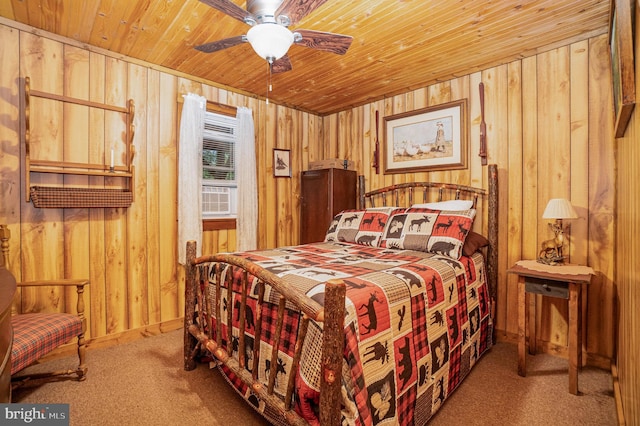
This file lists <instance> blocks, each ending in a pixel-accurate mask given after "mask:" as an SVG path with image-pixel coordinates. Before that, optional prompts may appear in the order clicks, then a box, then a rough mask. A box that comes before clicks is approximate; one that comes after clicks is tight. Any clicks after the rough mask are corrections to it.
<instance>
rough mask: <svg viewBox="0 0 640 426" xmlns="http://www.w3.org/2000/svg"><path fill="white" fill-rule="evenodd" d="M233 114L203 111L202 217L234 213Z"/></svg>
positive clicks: (215, 216)
mask: <svg viewBox="0 0 640 426" xmlns="http://www.w3.org/2000/svg"><path fill="white" fill-rule="evenodd" d="M235 153H236V118H235V117H230V116H228V115H223V114H217V113H214V112H208V111H207V112H205V116H204V132H203V137H202V217H203V218H204V219H216V218H230V217H235V215H236V213H237V183H236V155H235Z"/></svg>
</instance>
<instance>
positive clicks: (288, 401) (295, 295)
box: [184, 164, 498, 426]
mask: <svg viewBox="0 0 640 426" xmlns="http://www.w3.org/2000/svg"><path fill="white" fill-rule="evenodd" d="M487 173H488V190H486V189H482V188H473V187H470V186H465V185H456V184H449V183H435V182H426V183H425V182H420V183H417V182H416V183H402V184H397V185H393V186H390V187H387V188H383V189H378V190H374V191H371V192H368V193H364V191H363V189H362V188H363V186H364V185H363V184H362V183H363V182H362V180H363V179H360V188H361V189H360V206H361V208H365V206H366V201H367V200H369V202H370V204H371V206H375V205H376V201H377V200H382V204H383V205H386V204H387V199H388V198H389V196H391V197H392V200H393V203H394V204H393V205H399V204H398V203H399V201H400V200H401V199H402V200H406V201H407V202H408V203H407V205H411V204H412V203H413V202H414V192H422V193H423V196H422V199H423V200H428V199H429V198H428V193H429V192H432V191H437V199H438V200H442V199H443V198H444V197H445V196H448V195H449V194H455V198H456V199H469V198H471V199H473V200H474V202H476V201H477V199H478V197H481V198H487V200H486V201H487V204H486V207H487V239H488V240H489V247H488V248H487V253H486V262H487V281H488V285H489V294H490V298H491V312H492V317H493V318H495V301H496V290H497V263H498V172H497V166H496V165H495V164H491V165H489V166H488V167H487ZM415 202H419V201H415ZM208 264H213V265H214V268H215V270H214V271H212V273H213V274H215V277H216V284H215V289H214V291H215V292H216V301H217V303H216V305H215V306H210V303H209V302H210V301H208V300H205V296H204V295H203V293H205V292H204V291H202V290H201V285H203V286H205V287H206V286H209V280H208V278H207V277H208V275H209V271H208V269H206V268H205V270H204V271H203V270H202V268H201V267H202V266H205V265H208ZM223 265H229V266H230V267H231V268H240V269H241V270H242V271H243V273H242V274H243V278H242V295H241V304H240V307H239V308H238V309H240V312H239V314H240V315H239V318H240V324H239V328H240V333H239V334H240V337H239V339H238V344H239V350H238V354H239V355H238V359H236V358H234V357H231V356H230V355H229V353H228V352H227V351H226V349H225V348H224V347H223V346H222V333H221V321H218V330H217V333H216V336H217V338H216V339H215V340H213V339H211V338H210V336H208V335H207V334H206V333H205V332H204V331H203V330H201V328H200V327H199V326H198V323H200V324H202V323H204V321H205V319H204V315H205V313H203V311H204V310H206V312H208V313H209V314H210V315H215V317H217V318H219V317H220V316H221V306H220V303H219V301H220V300H221V297H220V296H221V292H222V291H223V289H222V287H221V283H220V278H221V274H222V270H223V268H224V267H226V266H223ZM185 269H186V273H185V280H186V285H185V316H184V321H185V324H184V369H185V370H193V369H194V368H195V367H196V358H197V356H198V354H199V353H200V351H201V350H204V349H206V350H207V351H209V352H210V353H211V354H212V355H213V356H214V357H215V358H216V359H217V360H218V361H219V362H221V363H223V364H224V365H226V367H227V368H229V369H230V370H231V371H232V372H234V373H235V374H236V375H237V376H238V377H239V378H240V379H241V380H242V381H243V382H244V383H245V384H246V385H247V386H248V387H250V388H251V389H252V390H253V392H255V393H256V394H258V395H259V397H260V398H261V399H262V400H263V401H265V403H266V404H267V405H269V406H270V408H271V410H273V411H272V413H273V412H276V413H277V414H278V415H280V416H281V420H282V421H284V422H286V423H287V424H293V425H306V424H307V423H306V422H305V420H304V419H302V418H301V417H300V416H299V415H298V414H297V413H296V412H295V410H294V409H293V407H292V396H293V389H294V381H295V374H291V375H290V377H289V383H288V384H287V391H286V395H285V398H284V401H283V400H282V399H281V398H280V397H278V396H277V395H275V394H274V385H275V383H274V381H275V377H276V374H275V369H276V368H277V362H276V361H277V355H278V351H277V348H278V346H279V342H280V332H281V330H282V326H283V321H282V317H283V315H282V313H283V312H284V308H285V303H286V302H289V303H292V304H294V305H295V306H296V307H298V308H299V309H300V311H301V312H302V313H303V318H302V321H301V327H300V332H299V333H300V335H299V338H298V343H297V344H296V347H295V349H294V359H293V366H292V371H295V370H296V369H297V365H298V363H299V361H300V354H301V351H302V344H301V342H304V337H305V336H306V331H307V326H308V324H309V320H314V321H316V322H323V323H324V327H323V328H324V332H323V342H322V358H321V360H322V361H321V363H322V366H321V371H322V378H321V384H320V424H322V425H323V426H324V425H332V426H333V425H336V426H337V425H339V424H340V419H341V412H340V405H341V399H342V398H341V391H340V387H341V383H340V374H341V370H342V354H343V347H344V331H343V321H344V317H345V293H346V286H345V284H344V283H343V282H342V281H341V280H337V279H336V280H329V281H327V283H326V288H325V307H326V308H325V307H323V306H321V305H320V304H318V303H317V302H316V301H315V300H312V299H311V298H309V297H307V296H306V295H305V294H304V293H302V292H300V291H298V290H297V289H295V288H292V287H290V286H289V285H288V284H287V282H286V281H285V280H283V279H282V278H280V277H278V276H276V275H275V274H273V273H271V272H269V271H267V270H265V269H263V268H262V267H260V266H258V265H256V264H255V263H253V262H250V261H247V260H245V259H243V258H240V257H237V256H233V255H231V254H220V253H219V254H215V255H208V256H201V257H196V244H195V242H194V241H189V242H188V243H187V261H186V265H185ZM199 273H200V274H201V275H203V277H204V278H202V279H201V278H200V275H199ZM249 275H252V276H254V277H256V278H257V279H258V282H259V283H258V286H259V287H258V289H259V295H258V301H257V305H256V318H255V329H256V334H255V340H256V341H257V342H260V341H261V325H262V306H263V298H264V288H265V285H269V286H271V287H272V288H273V289H275V290H276V291H277V292H278V293H279V294H280V295H281V296H280V300H279V306H278V309H279V310H278V321H277V324H276V334H275V339H274V342H275V343H276V344H274V345H273V348H274V349H273V350H272V351H271V353H270V354H267V355H266V356H270V357H271V364H270V365H271V374H270V375H269V377H270V381H269V383H268V384H267V385H266V386H265V385H264V384H262V383H261V382H259V381H258V377H257V374H258V368H256V367H257V365H258V363H259V361H260V345H259V344H254V353H253V361H252V362H253V365H252V369H251V370H252V371H253V373H251V372H249V371H248V370H247V369H246V368H245V365H246V362H247V360H246V359H245V355H244V354H245V350H244V347H245V339H244V329H245V324H244V318H245V315H244V311H245V309H246V299H247V293H248V291H249V289H250V285H249V281H248V276H249ZM232 276H233V274H226V277H227V279H230V277H232ZM231 287H232V286H231V285H228V286H227V289H225V290H224V291H230V290H229V289H231ZM196 303H197V305H198V306H200V307H203V306H204V307H205V309H198V311H197V312H196ZM232 311H233V306H231V305H229V307H228V311H227V315H228V323H229V324H230V323H231V321H230V319H231V315H232V313H233V312H232ZM198 317H199V320H200V321H199V322H198V321H197V319H198ZM231 331H232V328H231V327H229V328H228V334H229V336H227V341H231V335H230V334H231ZM494 341H495V334H494ZM233 391H234V392H235V390H233Z"/></svg>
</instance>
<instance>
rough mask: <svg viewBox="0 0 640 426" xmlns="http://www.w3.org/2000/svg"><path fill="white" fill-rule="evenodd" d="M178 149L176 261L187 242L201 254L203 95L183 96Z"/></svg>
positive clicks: (182, 257)
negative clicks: (195, 245)
mask: <svg viewBox="0 0 640 426" xmlns="http://www.w3.org/2000/svg"><path fill="white" fill-rule="evenodd" d="M183 97H184V105H183V106H182V117H181V118H180V141H179V148H178V262H180V263H181V264H183V265H184V264H185V262H186V254H187V253H186V252H187V250H186V245H187V241H189V240H194V241H196V243H197V253H196V255H198V256H200V254H201V253H202V132H203V130H204V112H205V110H206V106H207V100H206V98H204V97H202V96H200V95H196V94H194V93H188V94H186V95H183Z"/></svg>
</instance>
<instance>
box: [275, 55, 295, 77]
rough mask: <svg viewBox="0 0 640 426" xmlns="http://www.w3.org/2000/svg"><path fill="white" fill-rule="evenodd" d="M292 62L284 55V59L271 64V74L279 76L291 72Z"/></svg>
mask: <svg viewBox="0 0 640 426" xmlns="http://www.w3.org/2000/svg"><path fill="white" fill-rule="evenodd" d="M291 68H292V67H291V61H290V60H289V57H288V56H287V55H284V56H283V57H282V58H280V59H277V60H275V61H273V63H272V64H271V72H272V73H273V74H279V73H282V72H287V71H291Z"/></svg>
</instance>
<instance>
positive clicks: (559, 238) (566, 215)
mask: <svg viewBox="0 0 640 426" xmlns="http://www.w3.org/2000/svg"><path fill="white" fill-rule="evenodd" d="M542 218H543V219H555V220H556V221H555V223H553V224H551V223H550V224H549V227H550V228H551V230H552V231H553V234H554V237H553V238H552V239H550V240H546V241H543V242H542V249H541V250H540V254H539V255H538V262H540V263H546V264H548V265H558V264H562V263H564V255H563V254H562V248H563V246H564V242H565V236H564V227H563V224H562V220H563V219H577V218H578V214H577V213H576V211H575V210H574V208H573V206H572V205H571V203H570V202H569V200H567V199H565V198H552V199H551V200H549V203H548V204H547V207H546V208H545V209H544V213H542ZM567 242H568V241H567Z"/></svg>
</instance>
